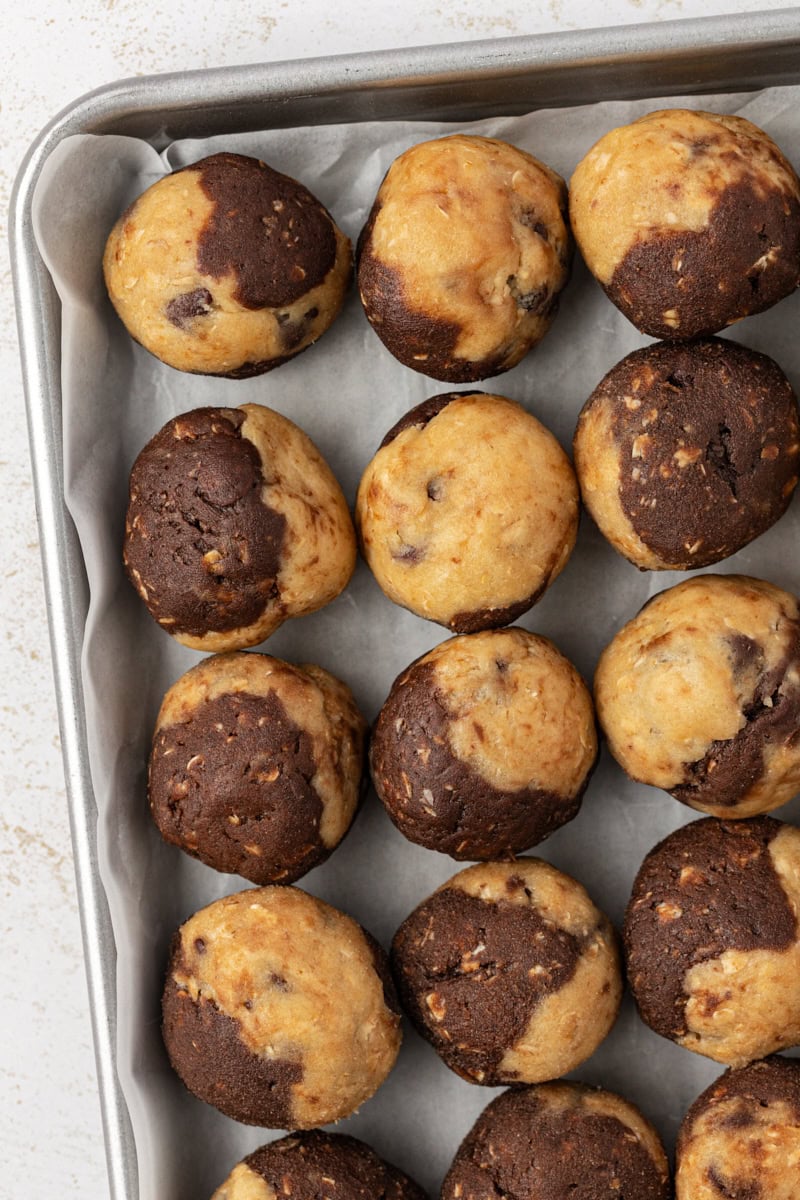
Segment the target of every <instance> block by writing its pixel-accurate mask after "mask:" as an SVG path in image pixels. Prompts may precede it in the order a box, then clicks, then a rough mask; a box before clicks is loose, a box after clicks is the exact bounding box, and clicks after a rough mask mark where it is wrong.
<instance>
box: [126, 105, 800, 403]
mask: <svg viewBox="0 0 800 1200" xmlns="http://www.w3.org/2000/svg"><path fill="white" fill-rule="evenodd" d="M568 207H569V215H568V213H567V209H568ZM570 223H571V226H572V232H574V235H575V238H576V240H577V242H578V245H579V247H580V249H581V252H582V254H583V256H584V259H585V261H586V263H587V265H588V267H589V269H590V270H591V272H592V273H593V274H594V275H595V277H596V278H597V280H598V281H599V283H600V284H601V286H602V287H603V288H604V290H605V291H606V293H607V295H608V296H609V297H610V298H611V300H612V301H613V302H614V303H615V304H616V305H617V306H618V307H619V308H620V309H621V310H622V312H623V313H624V314H625V315H626V316H627V317H628V318H629V319H630V320H631V321H632V322H633V323H634V325H636V327H637V328H638V329H640V330H642V331H643V332H645V333H648V334H651V335H652V336H654V337H665V338H680V339H685V338H692V337H697V336H705V335H708V334H711V333H715V332H717V331H718V330H721V329H724V328H726V327H727V326H729V325H731V324H733V323H734V322H735V321H738V320H741V318H742V317H745V316H747V315H748V314H750V313H757V312H761V311H762V310H764V309H765V308H768V307H769V306H770V305H772V304H774V303H775V302H776V301H778V300H780V299H781V298H782V297H784V296H786V295H788V294H789V293H790V292H792V291H794V289H795V288H796V287H797V284H798V281H799V280H800V180H798V177H797V175H796V174H795V172H794V170H793V169H792V167H791V165H790V164H789V162H788V161H787V160H786V158H785V157H784V156H783V154H782V153H781V152H780V150H779V149H778V148H777V146H776V145H775V144H774V142H772V140H771V139H770V138H769V137H768V136H767V134H766V133H764V132H763V131H762V130H760V129H758V128H757V127H756V126H755V125H752V124H751V123H750V122H749V121H746V120H744V119H742V118H740V117H732V116H718V115H716V114H713V113H706V112H695V111H690V110H685V109H675V110H665V111H660V112H655V113H650V114H648V115H647V116H645V117H642V118H640V119H639V120H638V121H635V122H633V124H631V125H625V126H622V127H621V128H619V129H615V130H612V131H611V132H610V133H608V134H606V135H605V136H604V137H603V138H601V139H600V141H599V142H598V143H597V144H596V145H595V146H594V147H592V149H591V150H590V151H589V152H588V153H587V154H586V156H585V157H584V158H583V159H582V160H581V162H580V163H579V164H578V166H577V168H576V170H575V173H574V175H573V177H572V181H571V192H570V197H569V202H568V199H567V188H566V184H565V183H564V180H563V179H561V177H560V176H559V175H557V174H556V173H555V172H554V171H552V170H551V169H550V168H549V167H547V166H545V164H544V163H541V162H539V161H538V160H537V159H535V158H533V157H532V156H531V155H530V154H527V153H525V152H524V151H522V150H519V149H517V148H516V147H514V146H511V145H509V144H508V143H505V142H501V141H498V140H496V139H492V138H482V137H474V136H466V135H462V134H456V135H453V136H450V137H445V138H438V139H434V140H432V141H428V142H423V143H420V144H419V145H416V146H412V147H411V148H410V149H409V150H407V151H406V152H405V153H404V154H401V155H400V157H399V158H398V159H396V160H395V162H394V163H392V165H391V167H390V168H389V171H388V172H387V174H386V176H385V178H384V180H383V182H382V184H381V186H380V189H379V191H378V194H377V196H376V198H375V202H374V204H373V206H372V210H371V212H370V214H369V216H368V219H367V222H366V225H365V227H364V229H363V231H362V234H361V237H360V239H359V246H358V285H359V291H360V294H361V299H362V302H363V304H364V309H365V312H366V315H367V317H368V319H369V321H370V322H371V324H372V326H373V328H374V329H375V331H376V332H377V333H378V335H379V336H380V338H381V340H382V341H383V342H384V344H385V345H386V346H387V347H388V349H389V350H390V351H391V353H392V354H393V355H394V356H395V357H396V358H398V359H399V360H400V361H401V362H402V363H404V364H406V365H407V366H409V367H413V368H414V369H415V370H417V371H422V372H423V373H425V374H427V375H430V376H432V377H433V378H435V379H441V380H445V381H448V382H453V383H466V382H473V381H475V380H478V379H485V378H488V377H489V376H492V375H496V374H498V373H500V372H502V371H506V370H508V369H509V368H510V367H513V366H515V365H516V364H517V363H518V362H519V361H520V360H521V359H522V358H523V356H524V355H525V354H527V352H528V351H529V350H530V349H531V348H532V347H533V346H534V345H536V344H537V343H538V342H539V341H540V340H541V339H542V337H543V336H544V335H545V333H546V332H547V329H548V328H549V326H550V324H551V322H552V320H553V317H554V315H555V313H556V310H557V307H558V300H559V294H560V293H561V291H562V289H563V288H564V286H565V285H566V283H567V280H568V278H569V272H570V264H571V258H572V233H571V231H570ZM351 271H352V249H351V245H350V241H349V239H348V238H347V237H345V235H344V234H343V233H342V232H341V230H339V228H338V227H337V226H336V224H335V222H334V220H333V218H332V217H331V215H330V213H329V212H328V211H327V210H326V209H325V208H324V207H323V205H322V204H320V202H319V201H318V200H317V199H316V198H315V197H314V196H313V195H312V194H311V193H310V192H309V191H308V189H307V188H305V187H304V186H303V185H302V184H301V183H298V182H297V181H296V180H294V179H290V178H288V177H287V176H285V175H282V174H280V173H279V172H277V171H275V170H273V169H272V168H271V167H269V166H267V165H266V164H265V163H264V162H261V161H260V160H258V159H255V158H248V157H245V156H243V155H238V154H227V153H222V154H215V155H212V156H211V157H209V158H205V159H202V160H201V161H200V162H197V163H194V164H192V165H190V166H188V167H185V168H183V169H182V170H180V171H176V172H174V173H173V174H171V175H167V176H165V177H164V178H163V179H161V180H159V181H158V182H157V183H155V184H153V185H152V186H151V187H150V188H148V189H147V191H146V192H144V193H143V194H142V195H141V196H140V197H139V198H138V199H137V200H136V201H134V203H133V204H132V205H131V206H130V207H129V208H128V209H127V210H126V211H125V213H123V215H122V216H121V217H120V219H119V221H118V222H117V224H116V225H115V227H114V229H113V231H112V232H111V235H110V236H109V239H108V243H107V246H106V251H105V256H104V272H105V278H106V284H107V288H108V292H109V295H110V297H111V300H112V302H113V304H114V307H115V308H116V310H117V312H118V313H119V315H120V317H121V318H122V320H123V321H124V323H125V325H126V326H127V328H128V329H129V331H130V333H131V334H132V335H133V337H134V338H136V340H137V341H139V342H141V344H142V345H144V346H145V347H146V348H147V349H148V350H150V351H151V352H152V353H153V354H155V355H156V356H157V357H158V358H160V359H162V360H163V361H164V362H167V363H169V364H170V365H171V366H174V367H178V368H179V369H181V370H184V371H194V372H200V373H207V374H216V375H225V376H229V377H235V378H241V377H243V376H248V375H254V374H259V373H261V372H263V371H267V370H269V369H271V368H273V367H276V366H278V365H280V364H281V363H283V362H286V361H287V360H288V359H290V358H292V357H293V356H294V355H295V354H297V353H299V352H300V351H301V350H303V349H305V348H306V347H308V346H310V345H311V344H312V343H313V342H314V341H316V339H317V338H318V337H319V336H320V335H321V334H322V333H324V332H325V330H326V329H327V328H328V327H329V326H330V324H331V323H332V322H333V320H334V319H335V317H336V315H337V314H338V312H339V310H340V308H341V305H342V302H343V299H344V295H345V292H346V289H347V287H348V284H349V281H350V276H351Z"/></svg>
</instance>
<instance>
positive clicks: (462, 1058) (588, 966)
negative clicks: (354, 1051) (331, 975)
mask: <svg viewBox="0 0 800 1200" xmlns="http://www.w3.org/2000/svg"><path fill="white" fill-rule="evenodd" d="M391 961H392V970H393V972H394V978H395V982H396V984H397V990H398V993H399V995H400V1000H401V1003H402V1005H403V1008H404V1009H405V1011H406V1012H407V1013H408V1015H409V1017H410V1018H411V1021H412V1023H413V1024H414V1026H415V1027H416V1029H417V1030H418V1032H419V1033H420V1034H421V1035H422V1036H423V1037H424V1038H426V1039H427V1041H429V1042H430V1043H431V1045H432V1046H433V1048H434V1050H435V1051H436V1052H437V1054H438V1055H439V1056H440V1058H441V1059H442V1060H443V1062H445V1063H446V1064H447V1066H448V1067H450V1069H451V1070H453V1071H456V1072H457V1073H458V1074H459V1075H461V1076H462V1078H464V1079H466V1080H468V1081H469V1082H470V1083H480V1084H485V1085H487V1086H496V1085H498V1084H503V1083H538V1082H539V1081H541V1080H546V1079H556V1078H558V1076H560V1075H563V1074H565V1073H566V1072H567V1071H572V1070H574V1068H575V1067H577V1066H578V1065H579V1064H580V1063H582V1062H583V1061H584V1060H585V1059H587V1058H588V1057H589V1055H590V1054H593V1053H594V1051H595V1050H596V1049H597V1047H598V1046H599V1045H600V1043H601V1042H602V1041H603V1039H604V1038H605V1037H606V1035H607V1034H608V1032H609V1030H610V1029H611V1026H612V1025H613V1024H614V1021H615V1019H616V1016H617V1012H618V1010H619V1004H620V997H621V995H622V975H621V970H620V961H619V953H618V950H617V939H616V934H615V932H614V929H613V927H612V925H611V922H610V921H609V919H608V917H606V916H605V914H604V913H602V912H600V910H599V909H598V908H597V907H596V906H595V905H594V904H593V903H592V901H591V899H590V898H589V896H588V894H587V892H586V890H585V889H584V888H583V887H582V886H581V884H579V883H578V882H577V881H576V880H574V879H571V878H570V877H569V876H568V875H564V874H563V873H562V872H561V871H557V870H556V868H555V867H551V866H550V864H549V863H546V862H543V861H541V860H539V859H534V858H520V859H517V860H516V861H515V862H508V863H480V864H479V865H477V866H474V867H468V868H467V869H466V870H464V871H460V872H459V873H458V874H457V875H454V876H453V878H452V879H450V880H449V881H448V882H447V883H446V884H444V885H443V886H442V887H440V888H439V889H438V891H436V892H434V893H433V895H432V896H429V897H428V899H427V900H424V901H423V902H422V904H420V905H419V906H418V907H417V908H415V909H414V911H413V912H412V913H411V915H410V916H409V917H407V918H406V920H405V921H404V922H403V924H402V925H401V926H400V928H399V929H398V931H397V933H396V934H395V936H394V940H393V942H392V951H391Z"/></svg>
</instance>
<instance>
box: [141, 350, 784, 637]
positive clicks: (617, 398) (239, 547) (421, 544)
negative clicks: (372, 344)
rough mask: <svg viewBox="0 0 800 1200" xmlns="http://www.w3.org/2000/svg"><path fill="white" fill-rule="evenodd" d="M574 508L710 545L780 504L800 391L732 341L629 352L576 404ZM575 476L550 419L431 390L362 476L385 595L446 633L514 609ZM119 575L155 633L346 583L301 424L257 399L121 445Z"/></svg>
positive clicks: (250, 626) (651, 543)
mask: <svg viewBox="0 0 800 1200" xmlns="http://www.w3.org/2000/svg"><path fill="white" fill-rule="evenodd" d="M575 461H576V465H577V470H578V478H579V480H580V485H581V489H582V492H583V496H584V499H585V501H586V504H587V506H588V507H589V509H590V511H591V513H592V515H593V516H594V517H595V519H596V520H597V522H598V524H599V526H600V528H601V529H602V531H603V532H604V533H605V534H606V536H607V537H608V538H609V540H610V541H611V542H612V544H613V545H615V546H616V548H617V549H618V550H620V551H621V552H622V553H623V554H625V555H626V556H627V557H628V558H629V559H631V561H633V562H634V563H636V564H637V565H638V566H640V567H649V568H656V569H666V568H676V567H677V568H684V569H688V568H693V567H700V566H705V565H708V564H710V563H713V562H717V561H719V560H720V559H721V558H724V557H726V556H727V555H729V554H732V553H733V552H734V551H736V550H738V549H740V548H741V547H742V546H743V545H746V544H747V543H748V542H749V541H751V540H752V539H753V538H754V537H757V536H758V535H759V534H761V533H763V532H764V531H765V530H766V529H767V528H769V527H770V526H771V525H772V524H773V523H774V522H775V521H776V520H778V518H779V517H780V516H782V514H783V513H784V512H785V511H786V508H787V506H788V504H789V501H790V499H791V497H792V494H793V491H794V488H795V486H796V483H797V478H798V469H799V468H800V437H798V409H797V402H796V399H795V397H794V394H793V392H792V389H791V387H790V385H789V383H788V381H787V380H786V378H785V377H784V376H783V374H782V372H781V371H780V369H779V368H778V367H777V366H776V364H775V363H773V362H772V360H771V359H768V358H766V357H765V356H763V355H759V354H755V353H753V352H752V351H750V350H746V349H745V348H744V347H741V346H736V345H735V344H733V343H725V342H718V341H707V342H701V343H692V344H691V345H689V346H672V345H669V344H667V343H662V344H659V345H656V346H652V347H648V348H646V349H644V350H640V351H636V352H635V353H634V354H632V355H629V356H628V357H627V358H626V359H624V360H623V361H622V362H621V363H619V364H618V365H617V367H615V368H614V369H613V370H612V371H611V372H610V373H609V374H608V375H607V376H606V378H605V379H604V380H603V381H602V382H601V384H600V386H599V387H598V388H597V389H596V391H595V392H594V394H593V395H592V397H591V398H590V399H589V401H588V403H587V405H586V406H585V407H584V410H583V412H582V414H581V417H580V420H579V422H578V428H577V431H576V435H575ZM578 516H579V491H578V482H577V481H576V477H575V473H574V472H573V470H572V467H571V465H570V462H569V459H568V458H567V456H566V454H565V453H564V451H563V450H562V449H561V447H560V446H559V444H558V442H557V441H556V439H555V438H554V437H553V435H552V434H551V433H550V432H549V431H548V430H547V429H545V427H544V426H543V425H542V424H541V423H540V422H539V421H537V420H536V418H535V417H533V416H532V415H531V414H529V413H528V412H526V411H525V409H524V408H522V406H521V405H519V404H517V403H515V402H514V401H511V400H508V399H506V398H504V397H502V396H493V395H486V394H484V393H480V392H461V393H447V394H444V395H441V396H435V397H432V398H431V399H429V400H426V401H424V402H423V403H422V404H420V405H417V406H416V407H415V408H413V409H411V410H410V412H408V413H406V414H405V416H404V417H402V418H401V420H400V421H398V422H397V424H396V425H394V427H393V428H392V429H391V430H390V431H389V433H387V435H386V437H385V438H384V439H383V442H382V443H381V446H380V448H379V449H378V451H377V453H376V454H375V455H374V457H373V458H372V459H371V461H370V462H369V464H368V465H367V467H366V469H365V471H364V473H363V476H362V479H361V483H360V486H359V489H358V496H357V500H356V524H357V527H358V531H359V535H360V542H361V548H362V551H363V554H364V556H365V558H366V560H367V562H368V564H369V566H370V568H371V569H372V572H373V574H374V575H375V578H376V579H377V581H378V583H379V584H380V586H381V588H382V589H383V591H384V593H385V594H386V595H387V596H388V597H389V598H390V599H391V600H393V601H394V602H396V603H397V604H400V605H403V606H404V607H406V608H408V609H410V610H411V611H412V612H415V613H416V614H418V615H419V616H422V617H425V618H427V619H429V620H432V621H436V622H438V623H440V624H442V625H445V626H446V627H447V628H449V629H451V630H452V631H453V632H457V633H466V632H472V631H474V630H479V629H487V628H495V627H497V626H501V625H508V624H510V623H511V622H512V621H514V620H516V619H517V617H519V616H521V615H522V614H523V613H524V612H526V611H527V610H528V609H529V608H530V607H531V606H532V605H533V604H535V603H536V601H537V600H538V599H539V598H540V597H541V596H542V594H543V593H544V591H545V590H546V589H547V587H548V586H549V585H550V584H551V583H552V582H553V580H555V579H556V578H557V576H558V575H559V574H560V572H561V571H562V570H563V568H564V566H565V564H566V562H567V560H568V559H569V556H570V554H571V552H572V549H573V547H574V545H575V540H576V536H577V528H578ZM124 560H125V565H126V568H127V571H128V575H129V577H130V579H131V581H132V582H133V584H134V586H135V587H136V589H137V591H138V592H139V595H140V596H141V597H142V599H143V600H144V601H145V604H146V605H147V607H148V609H149V611H150V613H151V614H152V616H153V617H154V618H155V619H156V620H157V621H158V623H159V624H160V625H161V627H162V628H163V629H165V630H166V631H167V632H169V633H171V634H173V636H175V637H176V638H177V639H178V640H179V641H181V642H182V643H184V644H185V645H188V646H191V647H193V648H194V649H198V650H208V651H219V650H232V649H240V648H243V647H247V646H252V645H256V644H258V643H259V642H261V641H263V640H264V638H266V637H268V636H269V635H270V634H271V633H273V632H274V631H275V630H276V629H277V628H278V627H279V626H280V624H281V623H282V622H283V621H284V620H286V619H288V618H291V617H295V616H301V615H303V614H305V613H308V612H314V611H315V610H316V609H318V608H320V607H322V606H323V605H325V604H327V603H329V602H330V601H331V600H333V599H334V598H335V597H336V596H337V595H339V593H340V592H341V591H342V590H343V588H344V587H346V585H347V583H348V581H349V579H350V577H351V575H352V572H353V569H354V567H355V562H356V536H355V532H354V529H353V523H352V521H351V518H350V514H349V511H348V508H347V504H346V501H345V499H344V496H343V494H342V491H341V488H340V487H339V485H338V483H337V481H336V479H335V478H334V476H333V474H332V472H331V470H330V468H329V466H328V465H327V463H326V462H325V460H324V459H323V458H322V455H321V454H320V453H319V451H318V450H317V448H316V447H315V446H314V444H313V443H312V442H311V440H310V438H308V436H307V435H306V434H305V433H303V431H302V430H301V429H299V427H298V426H297V425H295V424H294V423H293V422H291V421H289V420H288V419H287V418H286V417H282V416H280V415H279V414H278V413H275V412H273V411H272V410H270V409H268V408H265V407H264V406H262V405H257V404H245V405H242V407H241V408H236V409H233V408H204V409H194V410H192V411H191V412H188V413H183V414H182V415H180V416H178V417H175V418H173V419H172V420H171V421H169V422H168V423H167V424H166V425H165V426H164V427H163V428H162V429H161V430H160V431H159V432H158V433H157V434H156V435H155V437H154V438H153V439H152V440H151V441H150V442H149V443H148V444H147V445H146V446H145V447H144V449H143V450H142V452H141V453H140V454H139V456H138V458H137V459H136V462H135V463H134V466H133V469H132V472H131V479H130V493H129V503H128V511H127V517H126V531H125V547H124Z"/></svg>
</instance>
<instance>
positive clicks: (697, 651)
mask: <svg viewBox="0 0 800 1200" xmlns="http://www.w3.org/2000/svg"><path fill="white" fill-rule="evenodd" d="M595 703H596V705H597V716H598V719H599V721H600V724H601V726H602V727H603V730H604V731H605V734H606V736H607V738H608V744H609V748H610V750H611V753H612V754H613V755H614V757H615V758H616V760H617V762H618V763H619V764H620V765H621V766H622V767H623V768H624V770H625V771H626V772H627V773H628V775H630V777H631V778H632V779H636V780H638V781H639V782H641V783H648V784H652V785H653V786H654V787H660V788H664V789H665V790H666V791H668V792H669V793H670V795H672V796H674V797H675V799H676V800H680V801H681V802H682V803H683V804H688V805H689V806H690V807H691V808H695V809H698V810H699V811H700V812H707V813H711V814H712V815H713V816H718V817H728V818H731V817H749V816H754V815H756V814H758V813H763V812H769V811H770V810H771V809H774V808H777V807H778V806H779V805H781V804H785V803H786V802H787V801H788V800H791V799H792V797H793V796H794V795H795V793H796V792H798V791H800V614H799V613H798V603H797V600H796V599H795V597H794V596H791V595H790V594H789V593H788V592H784V591H782V590H781V589H780V588H777V587H774V586H773V585H772V584H770V583H765V582H764V581H763V580H760V579H750V578H747V577H746V576H743V575H700V576H697V577H695V578H693V579H688V580H686V582H685V583H680V584H678V585H677V587H673V588H669V589H667V591H665V592H661V593H659V595H657V596H655V597H654V598H653V599H652V600H650V601H649V602H648V603H647V604H646V605H645V606H644V608H642V610H641V611H640V612H639V613H638V614H637V616H635V617H634V618H633V620H631V621H629V622H628V624H627V625H625V626H624V627H623V628H622V629H621V630H620V631H619V633H618V634H617V635H616V637H615V638H614V639H613V640H612V641H611V643H610V644H609V645H608V646H607V647H606V648H605V650H604V651H603V653H602V655H601V657H600V661H599V663H598V666H597V672H596V675H595Z"/></svg>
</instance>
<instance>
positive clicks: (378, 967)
mask: <svg viewBox="0 0 800 1200" xmlns="http://www.w3.org/2000/svg"><path fill="white" fill-rule="evenodd" d="M162 1009H163V1034H164V1042H165V1044H166V1047H167V1052H168V1054H169V1058H170V1061H171V1063H172V1065H173V1067H174V1068H175V1070H176V1071H177V1073H178V1075H179V1076H180V1078H181V1079H182V1080H183V1082H184V1083H185V1084H186V1086H187V1088H188V1089H189V1090H190V1091H191V1092H193V1093H194V1094H195V1095H196V1096H198V1097H199V1099H201V1100H204V1101H206V1103H207V1104H213V1105H214V1106H215V1107H216V1108H218V1109H219V1110H220V1111H221V1112H223V1113H225V1115H226V1116H228V1117H232V1118H233V1119H234V1120H236V1121H242V1122H244V1123H245V1124H247V1125H262V1126H264V1127H265V1128H268V1129H311V1128H313V1127H314V1126H316V1125H325V1124H327V1123H328V1122H330V1121H338V1120H339V1119H340V1118H341V1117H347V1116H349V1115H350V1114H351V1113H353V1112H355V1110H356V1109H357V1108H358V1107H359V1106H360V1105H361V1104H363V1103H364V1101H365V1100H368V1099H369V1098H370V1096H372V1094H373V1093H374V1092H375V1091H377V1089H378V1088H379V1087H380V1085H381V1084H382V1083H383V1081H384V1079H385V1078H386V1076H387V1075H388V1074H389V1072H390V1071H391V1069H392V1067H393V1065H394V1061H395V1059H396V1058H397V1053H398V1050H399V1048H400V1016H399V1010H398V1008H397V1003H396V999H395V995H394V988H393V986H392V982H391V977H390V975H389V967H388V963H387V960H386V955H385V954H384V952H383V950H382V949H381V947H380V946H379V945H378V944H377V942H375V940H374V939H373V938H372V937H370V935H369V934H368V933H366V932H365V931H364V930H363V929H362V928H361V926H360V925H358V924H356V922H355V921H354V920H353V919H352V918H351V917H348V916H346V915H345V914H344V913H342V912H339V911H338V909H335V908H332V907H331V906H330V905H329V904H324V903H323V902H322V901H321V900H317V899H316V898H315V897H313V896H309V895H308V894H307V893H306V892H302V891H300V890H299V889H298V888H293V887H265V888H252V889H250V890H248V891H244V892H238V893H236V894H235V895H232V896H226V897H224V898H223V899H221V900H216V901H215V902H214V903H213V904H209V905H208V907H206V908H203V909H201V910H200V911H199V912H197V913H195V914H194V916H192V917H190V918H189V920H188V921H186V923H185V924H184V925H182V926H181V928H180V929H179V930H178V932H177V933H176V935H175V937H174V938H173V943H172V950H171V954H170V961H169V965H168V968H167V978H166V983H165V987H164V995H163V1001H162Z"/></svg>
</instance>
